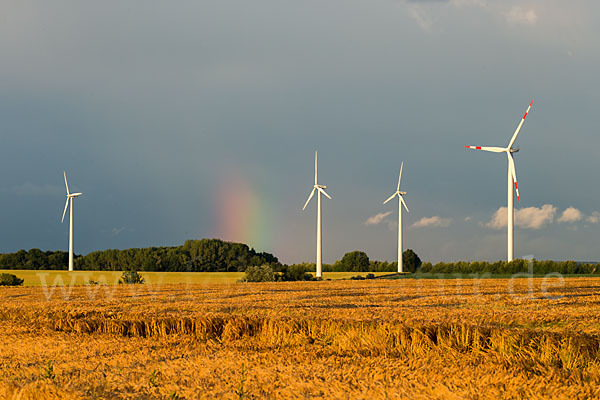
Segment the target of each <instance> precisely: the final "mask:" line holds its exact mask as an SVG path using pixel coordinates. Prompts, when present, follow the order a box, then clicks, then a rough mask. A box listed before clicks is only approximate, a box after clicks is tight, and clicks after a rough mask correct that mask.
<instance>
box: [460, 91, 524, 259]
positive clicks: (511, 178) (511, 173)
mask: <svg viewBox="0 0 600 400" xmlns="http://www.w3.org/2000/svg"><path fill="white" fill-rule="evenodd" d="M532 105H533V100H531V103H529V107H527V111H525V115H523V118H521V122H519V126H517V129H516V130H515V133H514V134H513V137H512V139H510V142H509V143H508V146H507V147H506V148H503V147H481V146H465V147H466V148H467V149H475V150H483V151H490V152H492V153H506V156H507V157H508V226H507V228H508V235H507V236H508V257H507V259H508V261H512V260H513V258H514V236H513V229H514V228H513V227H514V219H515V205H514V194H513V183H514V185H515V189H514V190H515V191H516V192H517V199H518V201H519V203H520V202H521V196H519V185H518V184H517V171H516V169H515V160H514V159H513V153H516V152H518V151H519V148H518V147H517V148H513V147H512V145H513V144H514V143H515V140H517V136H518V135H519V131H520V130H521V127H522V126H523V123H524V122H525V118H527V114H529V110H531V106H532Z"/></svg>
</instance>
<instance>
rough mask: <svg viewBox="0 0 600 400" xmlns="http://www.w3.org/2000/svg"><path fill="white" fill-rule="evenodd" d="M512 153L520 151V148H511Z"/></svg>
mask: <svg viewBox="0 0 600 400" xmlns="http://www.w3.org/2000/svg"><path fill="white" fill-rule="evenodd" d="M510 152H511V153H518V152H519V148H518V147H514V148H511V149H510Z"/></svg>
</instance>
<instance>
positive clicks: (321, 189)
mask: <svg viewBox="0 0 600 400" xmlns="http://www.w3.org/2000/svg"><path fill="white" fill-rule="evenodd" d="M324 189H327V186H324V185H319V184H318V182H317V152H316V151H315V185H314V186H313V190H312V192H310V195H309V196H308V200H306V203H304V207H302V211H304V210H305V209H306V206H307V205H308V203H309V202H310V199H312V197H313V196H314V194H315V191H318V192H319V193H317V278H321V277H322V275H323V271H322V256H321V244H322V240H321V193H323V194H324V195H325V196H326V197H327V198H328V199H330V200H331V196H329V195H328V194H327V193H326V192H325V190H324Z"/></svg>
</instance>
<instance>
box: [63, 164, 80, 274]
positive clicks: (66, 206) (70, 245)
mask: <svg viewBox="0 0 600 400" xmlns="http://www.w3.org/2000/svg"><path fill="white" fill-rule="evenodd" d="M63 174H64V176H65V187H66V188H67V202H66V203H65V210H64V211H63V215H62V219H61V220H60V223H61V224H62V223H63V222H64V220H65V214H67V208H68V207H69V203H71V210H70V213H69V217H70V221H69V271H73V199H74V198H75V197H79V196H81V195H82V194H83V193H70V192H69V184H68V183H67V173H66V172H64V171H63Z"/></svg>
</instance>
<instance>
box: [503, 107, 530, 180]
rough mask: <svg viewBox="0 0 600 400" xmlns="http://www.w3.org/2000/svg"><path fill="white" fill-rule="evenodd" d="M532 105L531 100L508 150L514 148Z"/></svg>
mask: <svg viewBox="0 0 600 400" xmlns="http://www.w3.org/2000/svg"><path fill="white" fill-rule="evenodd" d="M532 105H533V100H531V103H529V107H527V111H525V115H523V118H522V119H521V122H519V126H517V130H516V131H515V134H514V135H513V137H512V139H510V143H509V144H508V147H507V148H508V149H510V148H511V147H512V145H513V144H514V143H515V140H517V136H518V135H519V131H520V130H521V127H522V126H523V122H525V118H527V114H529V110H531V106H532ZM515 182H516V180H515Z"/></svg>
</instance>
